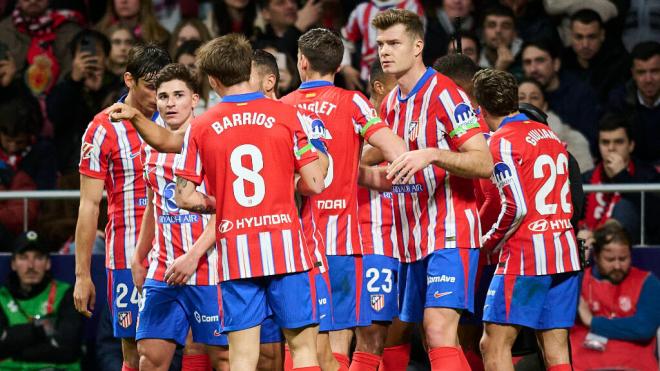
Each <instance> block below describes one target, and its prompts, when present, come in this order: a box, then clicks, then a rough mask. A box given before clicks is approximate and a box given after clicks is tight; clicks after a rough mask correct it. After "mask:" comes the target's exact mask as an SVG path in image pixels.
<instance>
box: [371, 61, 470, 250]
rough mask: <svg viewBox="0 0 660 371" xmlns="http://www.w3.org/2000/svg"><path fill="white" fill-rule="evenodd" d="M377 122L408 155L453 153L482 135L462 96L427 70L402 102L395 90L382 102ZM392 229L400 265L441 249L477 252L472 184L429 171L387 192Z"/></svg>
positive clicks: (437, 170) (434, 169) (439, 171)
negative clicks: (431, 151) (397, 139)
mask: <svg viewBox="0 0 660 371" xmlns="http://www.w3.org/2000/svg"><path fill="white" fill-rule="evenodd" d="M381 111H382V115H381V116H382V117H384V118H385V120H386V121H387V124H388V125H389V126H390V127H391V128H392V130H393V131H394V132H395V133H397V135H399V136H400V137H401V138H403V140H404V142H405V143H406V146H407V149H408V150H410V151H413V150H417V149H423V148H440V149H444V150H449V151H458V149H459V147H460V146H461V145H463V143H465V142H466V141H467V140H468V139H470V138H472V137H473V136H474V135H482V134H481V133H482V131H481V129H480V127H479V123H478V122H477V118H476V116H475V113H474V111H473V109H472V107H471V105H470V100H469V99H468V97H467V95H466V94H465V93H464V92H463V91H462V90H460V89H459V88H458V87H457V86H456V84H455V83H454V82H453V81H451V80H450V79H449V78H447V77H446V76H444V75H441V74H439V73H437V72H435V70H433V69H432V68H428V69H427V70H426V72H425V73H424V75H423V76H422V77H421V78H420V80H419V81H418V82H417V84H416V85H415V87H414V88H413V89H412V90H411V91H410V94H408V96H407V97H406V98H401V96H400V92H399V88H398V87H397V88H395V89H393V90H392V92H391V93H390V94H389V95H388V96H387V98H386V99H385V100H384V101H383V104H382V106H381ZM392 192H393V194H394V198H393V199H394V210H395V225H396V228H397V238H398V245H399V250H400V257H399V259H400V260H401V261H402V262H414V261H418V260H421V259H423V258H424V257H425V256H427V255H428V254H430V253H432V252H433V251H435V250H439V249H443V248H456V247H460V248H478V247H479V246H480V241H479V238H480V236H481V231H480V225H479V224H480V223H479V213H478V211H477V207H476V202H475V196H474V183H473V180H472V179H466V178H462V177H459V176H455V175H451V174H449V173H448V172H447V171H445V170H444V169H442V168H440V167H438V166H434V165H429V166H428V167H426V168H425V169H424V170H422V171H418V172H417V173H416V174H415V176H414V178H413V179H412V180H411V183H409V184H399V185H394V186H393V187H392Z"/></svg>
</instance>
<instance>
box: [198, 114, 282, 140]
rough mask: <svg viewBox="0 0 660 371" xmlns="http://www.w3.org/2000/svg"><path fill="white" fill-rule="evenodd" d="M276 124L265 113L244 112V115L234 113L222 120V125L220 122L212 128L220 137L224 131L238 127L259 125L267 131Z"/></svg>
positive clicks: (272, 118) (212, 125)
mask: <svg viewBox="0 0 660 371" xmlns="http://www.w3.org/2000/svg"><path fill="white" fill-rule="evenodd" d="M274 124H275V118H274V117H272V116H266V114H264V113H258V112H243V113H234V114H233V115H231V118H230V117H229V116H225V117H223V118H222V123H221V122H219V121H216V122H214V123H213V124H211V128H212V129H213V130H214V131H215V133H216V134H218V135H220V134H222V132H223V131H225V130H227V129H231V128H233V127H237V126H243V125H258V126H263V127H265V128H266V129H270V128H272V127H273V125H274Z"/></svg>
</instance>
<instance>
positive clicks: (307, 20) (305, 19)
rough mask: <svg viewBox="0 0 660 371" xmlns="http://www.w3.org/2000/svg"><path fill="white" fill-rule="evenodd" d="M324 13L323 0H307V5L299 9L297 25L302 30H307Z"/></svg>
mask: <svg viewBox="0 0 660 371" xmlns="http://www.w3.org/2000/svg"><path fill="white" fill-rule="evenodd" d="M322 13H323V2H322V1H321V0H307V2H306V3H305V6H303V8H302V9H300V10H298V18H297V20H296V23H295V27H296V28H297V29H298V30H300V31H301V32H305V31H307V29H309V28H310V27H312V26H313V25H315V24H316V23H317V22H318V21H319V19H321V14H322Z"/></svg>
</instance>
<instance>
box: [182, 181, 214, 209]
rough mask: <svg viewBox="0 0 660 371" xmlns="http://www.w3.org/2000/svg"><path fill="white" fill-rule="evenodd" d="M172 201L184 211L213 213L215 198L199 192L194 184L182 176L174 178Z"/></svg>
mask: <svg viewBox="0 0 660 371" xmlns="http://www.w3.org/2000/svg"><path fill="white" fill-rule="evenodd" d="M174 201H175V202H176V205H177V206H178V207H180V208H182V209H184V210H188V211H192V212H195V213H199V214H213V213H215V197H213V196H209V195H207V194H204V193H202V192H199V191H198V190H197V186H196V185H195V183H193V182H192V181H190V180H188V179H186V178H184V177H182V176H178V177H177V178H176V193H175V194H174Z"/></svg>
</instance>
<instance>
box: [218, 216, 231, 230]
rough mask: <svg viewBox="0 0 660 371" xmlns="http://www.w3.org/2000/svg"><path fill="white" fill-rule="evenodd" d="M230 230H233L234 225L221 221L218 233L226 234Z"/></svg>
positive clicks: (228, 221) (224, 220)
mask: <svg viewBox="0 0 660 371" xmlns="http://www.w3.org/2000/svg"><path fill="white" fill-rule="evenodd" d="M232 229H234V223H233V222H232V221H231V220H226V219H223V220H222V221H220V226H219V227H218V231H220V233H227V232H229V231H231V230H232Z"/></svg>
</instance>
